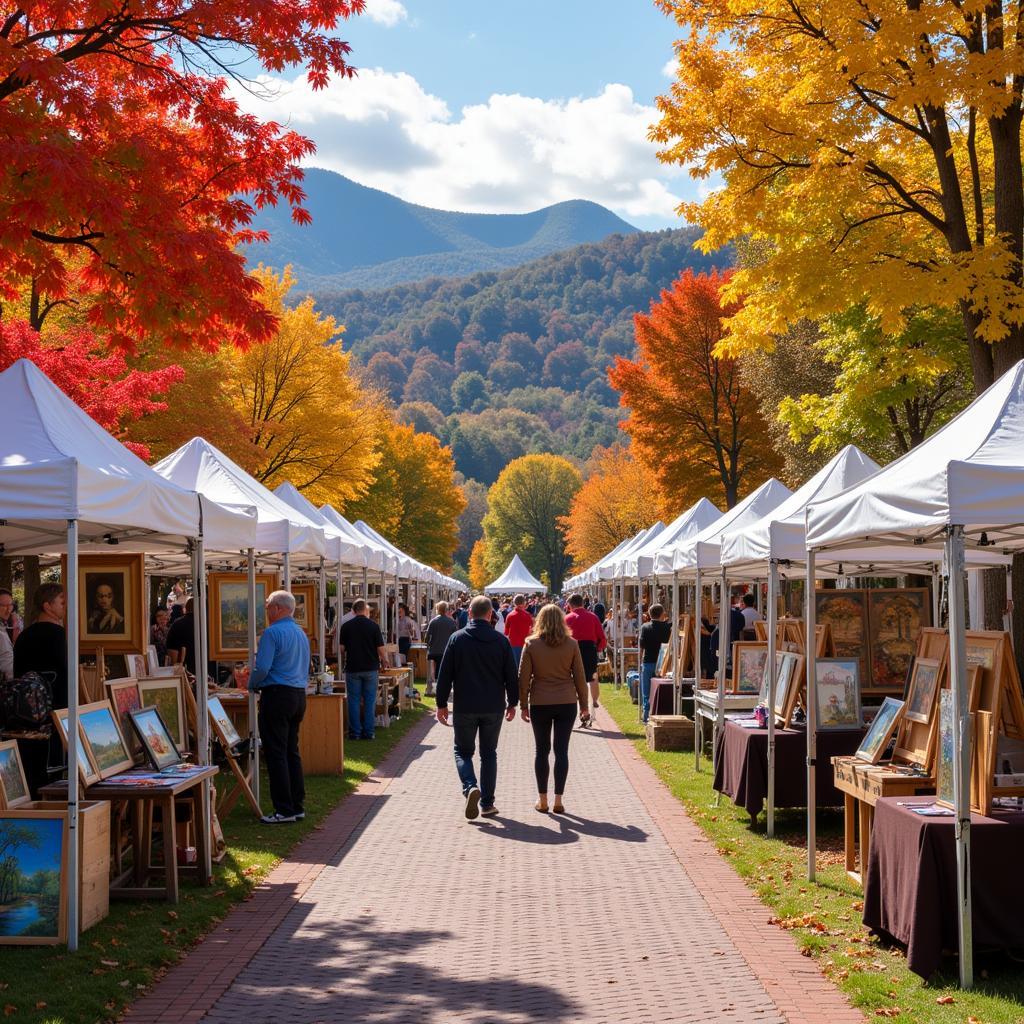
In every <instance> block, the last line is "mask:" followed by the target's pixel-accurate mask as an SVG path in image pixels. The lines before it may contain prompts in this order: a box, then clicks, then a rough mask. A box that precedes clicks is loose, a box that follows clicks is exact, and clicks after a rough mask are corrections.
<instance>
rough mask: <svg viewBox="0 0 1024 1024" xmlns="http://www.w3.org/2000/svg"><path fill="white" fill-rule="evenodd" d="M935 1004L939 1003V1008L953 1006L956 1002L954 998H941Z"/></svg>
mask: <svg viewBox="0 0 1024 1024" xmlns="http://www.w3.org/2000/svg"><path fill="white" fill-rule="evenodd" d="M935 1002H937V1003H938V1004H939V1006H952V1005H953V1004H954V1003H955V1002H956V1000H955V999H954V998H953V997H952V996H939V997H938V999H936V1000H935Z"/></svg>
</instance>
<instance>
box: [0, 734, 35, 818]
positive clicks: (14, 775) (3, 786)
mask: <svg viewBox="0 0 1024 1024" xmlns="http://www.w3.org/2000/svg"><path fill="white" fill-rule="evenodd" d="M31 800H32V793H31V792H30V790H29V788H28V780H27V779H26V778H25V768H24V765H22V763H21V752H20V751H19V750H18V741H17V740H2V741H0V811H9V810H12V809H13V808H15V807H20V806H21V805H22V804H27V803H29V802H31Z"/></svg>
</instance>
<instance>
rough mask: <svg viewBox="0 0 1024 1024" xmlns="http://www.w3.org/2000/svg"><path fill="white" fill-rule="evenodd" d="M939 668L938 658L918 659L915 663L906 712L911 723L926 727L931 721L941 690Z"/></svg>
mask: <svg viewBox="0 0 1024 1024" xmlns="http://www.w3.org/2000/svg"><path fill="white" fill-rule="evenodd" d="M939 667H940V666H939V660H938V659H937V658H918V659H917V660H916V661H915V662H914V671H913V674H912V675H911V677H910V689H909V690H908V691H907V708H906V711H904V714H905V715H906V717H907V718H909V719H910V721H912V722H922V723H924V724H925V725H927V724H928V722H930V721H931V717H932V710H933V709H934V707H935V694H936V692H937V691H938V688H939Z"/></svg>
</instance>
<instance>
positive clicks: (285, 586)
mask: <svg viewBox="0 0 1024 1024" xmlns="http://www.w3.org/2000/svg"><path fill="white" fill-rule="evenodd" d="M281 589H282V590H287V591H288V592H289V593H290V592H291V589H292V556H291V554H290V552H288V551H286V552H285V553H284V579H283V580H282V581H281Z"/></svg>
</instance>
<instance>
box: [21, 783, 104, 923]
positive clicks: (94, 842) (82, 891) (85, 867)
mask: <svg viewBox="0 0 1024 1024" xmlns="http://www.w3.org/2000/svg"><path fill="white" fill-rule="evenodd" d="M67 806H68V805H67V803H65V802H63V801H56V800H35V801H33V802H32V803H28V804H24V805H23V806H22V807H19V808H18V810H24V811H66V810H67ZM8 813H9V814H13V813H14V812H13V811H9V812H8ZM78 872H79V879H80V883H79V891H78V928H79V931H83V932H84V931H86V930H87V929H88V928H91V927H92V926H93V925H94V924H97V923H98V922H100V921H102V920H103V919H104V918H105V917H106V916H107V914H108V913H110V802H109V801H108V800H83V801H81V802H80V803H79V805H78Z"/></svg>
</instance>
